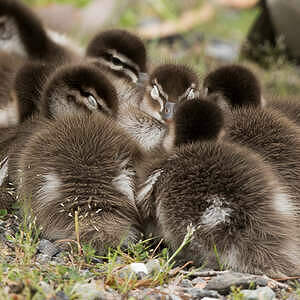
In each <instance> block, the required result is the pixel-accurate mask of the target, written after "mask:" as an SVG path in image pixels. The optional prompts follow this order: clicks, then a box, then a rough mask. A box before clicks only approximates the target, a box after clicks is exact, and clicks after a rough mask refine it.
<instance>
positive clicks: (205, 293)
mask: <svg viewBox="0 0 300 300" xmlns="http://www.w3.org/2000/svg"><path fill="white" fill-rule="evenodd" d="M184 292H185V293H187V294H189V295H191V297H192V298H191V299H195V300H196V299H202V298H204V297H214V298H220V297H221V296H220V295H219V293H218V292H216V291H209V290H206V289H198V288H191V289H185V290H184Z"/></svg>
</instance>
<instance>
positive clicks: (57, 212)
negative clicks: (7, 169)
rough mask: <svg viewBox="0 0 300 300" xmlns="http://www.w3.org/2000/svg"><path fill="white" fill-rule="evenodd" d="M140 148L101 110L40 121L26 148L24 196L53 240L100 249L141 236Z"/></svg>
mask: <svg viewBox="0 0 300 300" xmlns="http://www.w3.org/2000/svg"><path fill="white" fill-rule="evenodd" d="M140 158H141V154H140V152H139V151H138V147H137V146H136V145H135V144H134V143H133V142H131V141H130V139H129V138H128V137H127V136H126V135H125V134H124V133H123V131H122V130H120V129H118V128H117V127H116V126H115V122H114V121H113V120H111V119H109V118H106V117H105V116H102V115H101V114H92V115H91V114H86V113H85V112H83V113H82V114H75V115H68V116H65V117H61V118H58V119H57V120H55V121H54V122H53V121H52V122H51V121H50V122H46V121H44V122H40V123H38V130H36V132H35V133H34V134H33V135H32V136H31V137H30V139H29V140H28V141H27V143H26V146H25V148H24V149H23V150H22V151H21V152H20V155H19V158H18V162H17V168H18V170H19V172H18V175H17V176H18V193H19V198H20V199H22V200H23V201H24V202H23V203H24V205H25V207H26V206H29V207H30V208H31V209H32V213H33V215H34V216H36V218H37V223H38V225H41V226H42V227H43V229H42V234H43V236H44V237H46V238H48V239H51V240H60V239H70V238H71V239H75V227H74V224H75V223H74V214H75V211H78V215H79V228H80V239H81V242H84V243H91V244H92V245H93V246H94V247H95V248H96V249H97V250H98V251H99V252H101V253H102V254H104V251H105V249H106V248H107V247H109V246H117V245H119V244H125V245H126V243H128V242H130V241H134V240H136V239H137V238H138V233H139V231H138V224H139V223H138V219H139V217H138V213H137V209H136V207H135V201H134V194H135V191H134V181H135V164H136V163H137V161H138V160H139V159H140Z"/></svg>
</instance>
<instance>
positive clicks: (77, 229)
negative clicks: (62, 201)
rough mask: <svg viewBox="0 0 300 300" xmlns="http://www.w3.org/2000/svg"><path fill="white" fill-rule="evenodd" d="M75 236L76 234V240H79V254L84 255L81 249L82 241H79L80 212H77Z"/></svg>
mask: <svg viewBox="0 0 300 300" xmlns="http://www.w3.org/2000/svg"><path fill="white" fill-rule="evenodd" d="M75 234H76V240H77V247H78V254H79V255H82V248H81V245H80V239H79V221H78V210H76V211H75Z"/></svg>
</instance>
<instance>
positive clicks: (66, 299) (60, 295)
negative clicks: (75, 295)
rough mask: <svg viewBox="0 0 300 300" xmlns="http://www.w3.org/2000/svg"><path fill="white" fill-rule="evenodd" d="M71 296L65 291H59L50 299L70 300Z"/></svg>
mask: <svg viewBox="0 0 300 300" xmlns="http://www.w3.org/2000/svg"><path fill="white" fill-rule="evenodd" d="M69 299H70V298H69V297H68V296H67V295H66V294H65V293H64V292H63V291H59V292H57V293H56V294H55V296H53V297H51V298H50V299H49V300H69Z"/></svg>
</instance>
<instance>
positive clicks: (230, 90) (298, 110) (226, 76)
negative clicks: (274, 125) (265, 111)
mask: <svg viewBox="0 0 300 300" xmlns="http://www.w3.org/2000/svg"><path fill="white" fill-rule="evenodd" d="M204 87H205V89H206V92H207V93H211V92H214V91H217V92H219V93H221V94H222V95H223V97H226V100H227V103H229V104H230V106H232V107H238V106H243V107H245V106H249V105H250V106H256V107H259V106H260V107H270V108H273V109H276V110H278V111H280V112H281V113H282V114H284V115H285V116H286V117H288V118H289V119H290V120H291V121H293V122H295V123H296V124H297V125H300V101H299V99H298V98H295V97H294V98H293V97H285V98H284V99H282V98H281V97H278V96H274V95H272V96H271V97H270V98H268V99H267V101H266V100H265V99H264V97H263V96H262V95H261V87H260V82H259V80H258V79H257V77H256V76H255V74H254V73H253V72H252V71H251V70H249V69H248V68H246V67H244V66H240V65H229V66H224V67H221V68H219V69H217V70H215V71H214V72H211V73H210V74H209V75H208V76H207V77H206V79H205V80H204Z"/></svg>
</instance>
